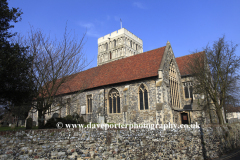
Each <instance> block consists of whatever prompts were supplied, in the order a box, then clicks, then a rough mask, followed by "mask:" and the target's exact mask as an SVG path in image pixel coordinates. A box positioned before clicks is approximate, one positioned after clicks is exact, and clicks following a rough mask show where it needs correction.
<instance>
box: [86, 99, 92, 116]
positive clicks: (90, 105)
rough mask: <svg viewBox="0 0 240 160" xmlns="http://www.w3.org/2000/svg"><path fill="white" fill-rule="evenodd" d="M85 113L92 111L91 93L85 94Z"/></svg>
mask: <svg viewBox="0 0 240 160" xmlns="http://www.w3.org/2000/svg"><path fill="white" fill-rule="evenodd" d="M87 113H92V95H88V96H87Z"/></svg>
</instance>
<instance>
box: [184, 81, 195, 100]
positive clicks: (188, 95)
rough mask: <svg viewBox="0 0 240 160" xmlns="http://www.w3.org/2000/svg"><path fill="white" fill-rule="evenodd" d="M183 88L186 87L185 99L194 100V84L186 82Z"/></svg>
mask: <svg viewBox="0 0 240 160" xmlns="http://www.w3.org/2000/svg"><path fill="white" fill-rule="evenodd" d="M183 86H184V92H185V98H193V88H192V82H184V83H183Z"/></svg>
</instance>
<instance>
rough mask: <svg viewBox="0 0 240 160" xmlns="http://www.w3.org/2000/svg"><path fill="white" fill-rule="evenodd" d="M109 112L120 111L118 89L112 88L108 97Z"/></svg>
mask: <svg viewBox="0 0 240 160" xmlns="http://www.w3.org/2000/svg"><path fill="white" fill-rule="evenodd" d="M108 104H109V113H120V112H121V110H120V95H119V92H118V91H117V90H116V89H111V91H110V92H109V97H108Z"/></svg>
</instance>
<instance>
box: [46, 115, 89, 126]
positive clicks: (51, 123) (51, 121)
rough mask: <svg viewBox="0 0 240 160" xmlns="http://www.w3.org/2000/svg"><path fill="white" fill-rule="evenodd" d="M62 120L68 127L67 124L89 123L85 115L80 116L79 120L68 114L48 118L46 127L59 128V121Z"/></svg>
mask: <svg viewBox="0 0 240 160" xmlns="http://www.w3.org/2000/svg"><path fill="white" fill-rule="evenodd" d="M58 122H62V123H63V128H66V125H65V124H87V123H86V122H84V120H83V117H80V118H79V119H78V120H77V119H73V117H72V116H71V115H67V116H66V117H64V118H50V119H49V120H47V123H46V124H45V125H44V128H57V126H56V125H57V123H58Z"/></svg>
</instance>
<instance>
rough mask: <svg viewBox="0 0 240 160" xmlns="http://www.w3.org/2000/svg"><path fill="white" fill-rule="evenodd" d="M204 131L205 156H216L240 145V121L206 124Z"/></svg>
mask: <svg viewBox="0 0 240 160" xmlns="http://www.w3.org/2000/svg"><path fill="white" fill-rule="evenodd" d="M202 133H203V136H202V138H203V142H204V143H203V144H204V145H203V150H205V151H204V152H203V153H205V155H203V156H206V157H207V158H216V157H219V156H221V155H222V154H224V153H228V152H229V151H230V150H233V149H235V148H239V147H240V123H233V124H226V125H222V126H220V125H205V126H204V127H203V132H202Z"/></svg>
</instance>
